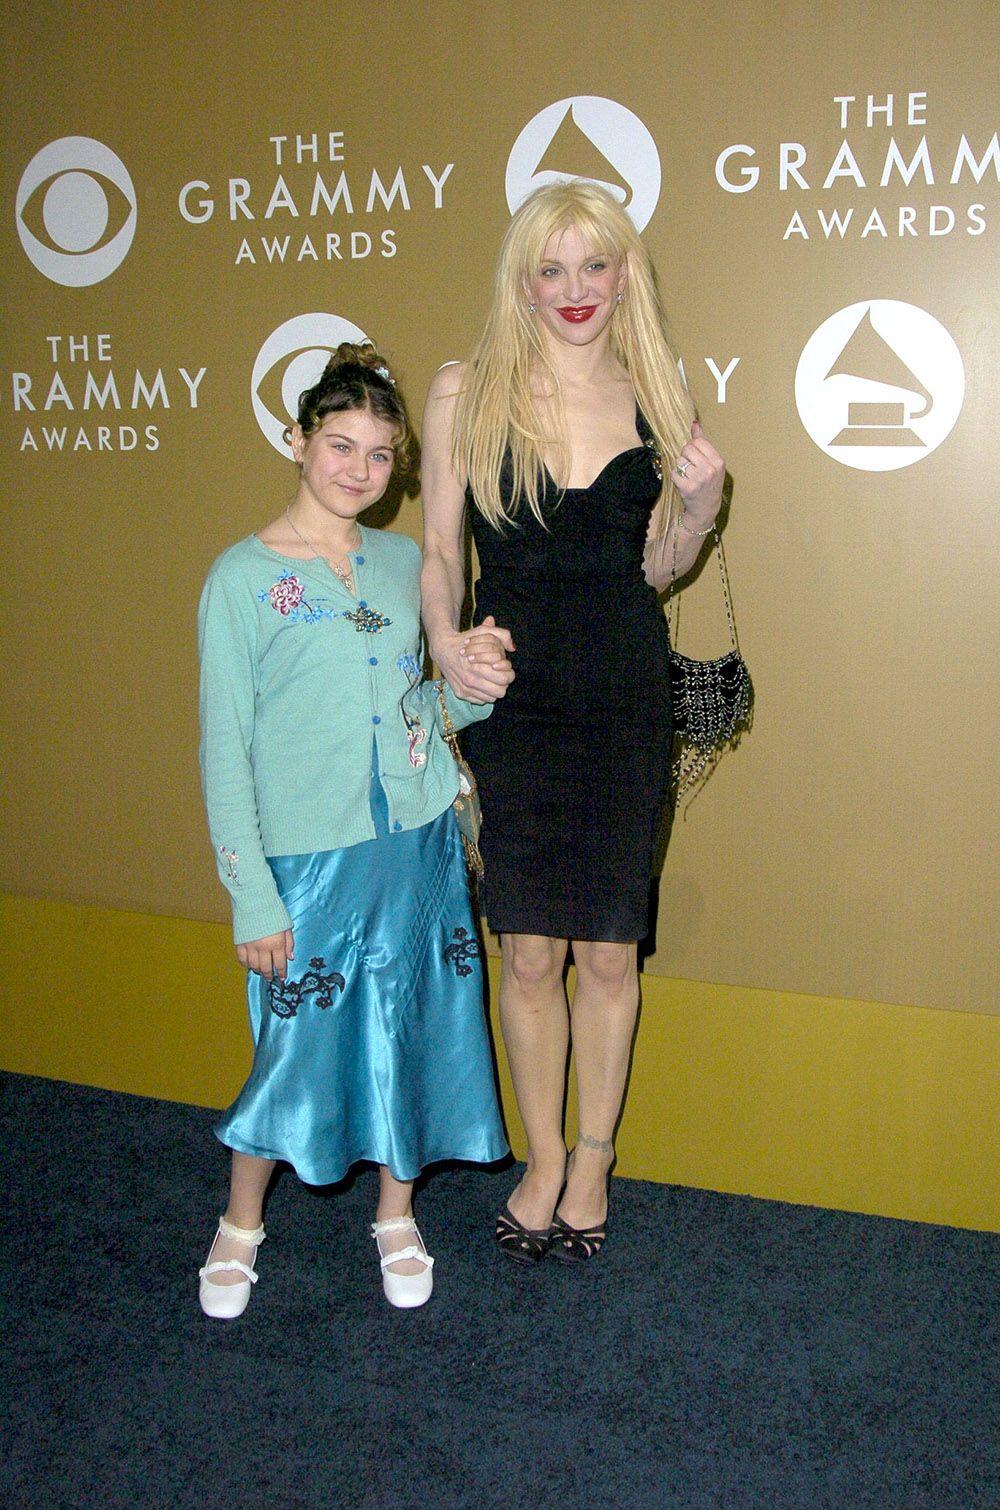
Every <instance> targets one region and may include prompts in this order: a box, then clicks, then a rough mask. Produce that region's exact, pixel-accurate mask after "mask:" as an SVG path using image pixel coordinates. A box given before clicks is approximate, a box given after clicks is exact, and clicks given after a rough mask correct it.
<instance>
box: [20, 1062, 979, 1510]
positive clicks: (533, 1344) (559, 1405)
mask: <svg viewBox="0 0 1000 1510" xmlns="http://www.w3.org/2000/svg"><path fill="white" fill-rule="evenodd" d="M212 1120H213V1117H212V1113H210V1112H207V1111H204V1110H202V1109H199V1108H195V1107H188V1106H178V1105H174V1104H172V1103H167V1102H159V1101H150V1100H146V1099H143V1098H140V1097H133V1096H122V1095H114V1094H111V1093H110V1092H105V1091H96V1090H89V1089H85V1088H82V1087H78V1086H69V1085H64V1084H60V1083H55V1082H51V1081H43V1080H36V1079H32V1078H30V1077H22V1076H14V1075H8V1076H3V1077H0V1150H2V1152H0V1164H2V1168H3V1174H4V1177H5V1179H4V1186H5V1191H6V1195H5V1209H4V1213H3V1219H4V1236H3V1243H2V1248H0V1267H2V1272H3V1279H4V1290H5V1292H6V1295H7V1297H8V1300H7V1305H6V1310H7V1316H8V1320H7V1323H6V1326H5V1334H6V1335H5V1344H4V1355H3V1371H4V1375H3V1379H2V1384H3V1392H4V1399H5V1400H6V1402H7V1407H6V1413H7V1424H8V1430H7V1446H6V1451H5V1453H4V1455H3V1459H2V1463H0V1503H2V1504H3V1506H5V1507H12V1510H22V1507H24V1510H28V1507H31V1510H34V1507H39V1510H41V1507H44V1510H63V1507H65V1510H77V1507H80V1510H83V1507H92V1506H93V1507H103V1510H111V1507H114V1510H117V1507H119V1506H128V1507H141V1510H147V1507H152V1510H161V1507H162V1510H175V1507H176V1510H186V1507H188V1506H190V1507H192V1510H194V1507H199V1510H264V1507H269V1510H270V1507H274V1510H299V1507H308V1510H313V1507H338V1510H339V1507H350V1510H397V1507H398V1510H409V1507H426V1510H465V1507H469V1510H492V1507H501V1506H503V1507H508V1506H510V1507H519V1506H532V1505H542V1504H544V1505H546V1506H550V1505H551V1506H555V1505H557V1504H558V1505H559V1506H560V1507H581V1510H589V1507H591V1506H594V1507H610V1510H618V1507H621V1510H647V1507H648V1510H673V1507H682V1506H683V1507H694V1510H701V1507H706V1510H707V1507H713V1510H714V1507H732V1510H758V1507H759V1510H785V1507H789V1510H791V1507H796V1510H798V1507H802V1510H860V1507H864V1506H878V1507H880V1510H978V1507H980V1506H982V1507H989V1510H997V1507H1000V1420H998V1415H1000V1407H998V1401H1000V1329H998V1315H1000V1238H997V1237H996V1236H991V1235H989V1234H984V1233H975V1232H964V1231H956V1230H953V1229H950V1228H944V1227H931V1226H922V1225H918V1224H914V1223H908V1222H895V1221H887V1220H882V1219H879V1218H874V1217H863V1216H854V1215H848V1214H842V1213H837V1212H828V1211H820V1210H815V1209H813V1208H807V1207H800V1206H788V1205H782V1204H779V1203H776V1202H768V1201H759V1200H753V1199H750V1198H748V1197H737V1196H725V1195H715V1194H712V1193H710V1192H706V1191H701V1190H686V1189H680V1188H677V1187H665V1186H660V1185H654V1184H649V1183H646V1182H644V1181H637V1180H615V1181H614V1184H613V1191H612V1200H613V1204H612V1226H611V1228H610V1233H611V1235H610V1237H609V1241H608V1245H607V1248H606V1249H605V1251H604V1253H603V1254H602V1255H601V1257H600V1259H599V1260H598V1261H597V1262H596V1263H594V1264H592V1265H588V1266H586V1267H584V1268H582V1269H579V1270H577V1269H567V1268H564V1267H562V1266H560V1265H558V1264H556V1263H554V1262H552V1261H548V1262H545V1263H543V1264H541V1265H539V1266H538V1267H537V1268H536V1269H531V1270H523V1269H520V1268H518V1267H516V1266H515V1265H513V1264H511V1263H510V1262H509V1261H507V1260H505V1259H503V1258H501V1257H500V1256H499V1255H498V1254H497V1253H496V1252H495V1251H494V1249H493V1247H492V1244H491V1240H490V1230H491V1217H492V1215H493V1213H494V1212H495V1211H496V1210H497V1209H499V1208H500V1207H501V1206H502V1205H503V1203H504V1200H505V1199H506V1195H507V1192H508V1191H509V1190H510V1188H511V1187H512V1185H513V1183H514V1181H515V1179H516V1174H515V1172H514V1171H512V1170H510V1169H506V1170H499V1171H498V1170H496V1169H493V1170H490V1171H486V1172H483V1171H479V1170H473V1169H467V1168H459V1169H445V1170H443V1171H441V1172H440V1173H437V1174H435V1175H434V1176H433V1177H432V1178H431V1179H430V1180H429V1181H428V1183H427V1186H426V1189H425V1190H424V1191H423V1192H422V1193H421V1195H420V1197H419V1205H418V1215H419V1218H420V1223H421V1228H422V1230H423V1231H424V1234H425V1236H426V1237H427V1239H428V1246H429V1247H430V1248H431V1251H432V1252H434V1254H435V1255H436V1258H437V1264H436V1267H435V1271H434V1275H435V1293H434V1296H433V1299H432V1301H431V1302H430V1304H429V1305H428V1306H426V1307H425V1308H424V1309H422V1310H420V1311H416V1312H398V1311H393V1310H392V1309H391V1308H390V1307H389V1306H387V1305H386V1303H385V1302H384V1300H383V1299H382V1294H381V1287H380V1284H379V1279H378V1268H377V1264H376V1262H375V1259H374V1245H373V1243H372V1242H371V1239H370V1238H369V1237H368V1236H367V1235H366V1224H367V1223H368V1222H369V1221H370V1220H371V1208H372V1206H373V1203H374V1199H375V1185H376V1177H375V1175H374V1174H373V1173H372V1172H369V1171H363V1172H361V1173H360V1174H359V1175H358V1176H357V1177H356V1178H355V1179H354V1180H352V1181H350V1182H347V1183H346V1184H345V1186H343V1187H339V1188H338V1189H337V1190H336V1191H333V1192H328V1191H324V1192H315V1191H310V1190H308V1189H306V1188H304V1187H302V1186H300V1185H298V1184H297V1182H296V1181H295V1179H294V1178H293V1177H292V1176H291V1175H289V1174H286V1175H285V1176H283V1178H282V1179H281V1180H280V1181H279V1183H278V1185H277V1188H276V1190H275V1192H274V1195H273V1196H272V1199H271V1203H270V1206H269V1209H268V1213H267V1227H268V1232H269V1237H268V1241H267V1243H266V1244H265V1245H264V1247H263V1248H262V1250H261V1253H260V1257H259V1270H260V1274H261V1280H260V1283H259V1285H258V1286H257V1288H256V1290H255V1293H254V1295H253V1297H252V1299H251V1303H250V1307H249V1309H248V1310H247V1312H246V1314H245V1315H244V1316H243V1317H242V1318H241V1319H240V1320H239V1321H236V1322H229V1323H226V1322H213V1321H209V1320H208V1319H207V1318H205V1317H203V1316H202V1315H201V1312H200V1311H199V1309H198V1305H197V1299H196V1290H197V1279H196V1274H197V1269H198V1266H199V1264H200V1263H202V1262H203V1261H204V1255H205V1250H206V1249H207V1247H208V1243H209V1241H210V1238H211V1235H212V1229H213V1225H214V1219H215V1215H216V1214H217V1212H218V1211H219V1210H220V1209H221V1206H222V1203H223V1200H224V1192H225V1185H226V1156H225V1153H224V1151H223V1150H222V1149H221V1148H220V1147H219V1146H218V1144H216V1142H215V1140H214V1138H213V1137H212V1135H211V1132H210V1128H211V1124H212Z"/></svg>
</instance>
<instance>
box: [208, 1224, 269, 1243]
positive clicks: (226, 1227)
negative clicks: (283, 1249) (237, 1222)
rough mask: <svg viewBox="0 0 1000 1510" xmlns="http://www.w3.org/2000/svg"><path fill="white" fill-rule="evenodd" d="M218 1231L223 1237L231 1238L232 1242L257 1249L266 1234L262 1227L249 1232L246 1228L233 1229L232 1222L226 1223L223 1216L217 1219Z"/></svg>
mask: <svg viewBox="0 0 1000 1510" xmlns="http://www.w3.org/2000/svg"><path fill="white" fill-rule="evenodd" d="M219 1231H220V1232H221V1233H222V1235H223V1237H229V1238H232V1239H233V1241H234V1242H237V1243H246V1244H247V1246H248V1247H251V1246H252V1247H254V1248H259V1247H260V1245H261V1243H262V1242H263V1241H264V1238H265V1237H266V1236H267V1233H266V1232H265V1231H264V1228H263V1227H255V1228H254V1229H253V1231H252V1232H251V1231H249V1230H248V1229H247V1228H246V1227H234V1226H233V1224H232V1222H227V1221H226V1218H225V1217H224V1216H220V1217H219Z"/></svg>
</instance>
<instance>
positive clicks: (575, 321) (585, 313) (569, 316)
mask: <svg viewBox="0 0 1000 1510" xmlns="http://www.w3.org/2000/svg"><path fill="white" fill-rule="evenodd" d="M596 308H597V305H596V304H564V305H561V306H560V308H559V313H560V314H561V315H562V317H563V319H564V320H568V321H569V323H570V324H571V325H582V324H583V322H584V320H589V319H590V317H591V315H592V314H593V313H594V310H595V309H596Z"/></svg>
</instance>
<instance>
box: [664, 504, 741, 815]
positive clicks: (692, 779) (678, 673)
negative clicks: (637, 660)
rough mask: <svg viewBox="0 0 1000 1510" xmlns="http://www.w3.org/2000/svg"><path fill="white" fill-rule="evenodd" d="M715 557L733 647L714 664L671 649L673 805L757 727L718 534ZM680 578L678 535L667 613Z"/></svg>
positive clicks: (713, 531)
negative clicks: (743, 737)
mask: <svg viewBox="0 0 1000 1510" xmlns="http://www.w3.org/2000/svg"><path fill="white" fill-rule="evenodd" d="M712 534H713V535H714V536H715V552H716V555H717V556H718V560H719V570H720V572H721V574H722V592H723V596H724V597H725V600H726V615H727V617H728V619H729V634H730V637H731V639H732V642H733V648H732V650H730V651H729V653H728V655H723V656H719V658H718V659H717V660H714V661H695V660H692V659H691V657H690V656H688V655H682V654H681V653H680V651H679V650H675V649H673V647H671V650H670V699H671V704H672V708H673V723H674V758H673V765H672V767H671V773H670V774H671V787H672V789H673V797H674V803H675V805H676V803H677V802H678V801H679V800H680V797H681V795H682V794H683V793H684V792H686V791H687V790H688V789H689V788H690V787H693V786H697V785H700V784H702V783H704V782H705V781H707V780H708V778H709V776H710V775H711V774H712V771H713V770H714V768H715V766H716V765H717V764H718V762H719V760H720V759H721V758H722V756H723V754H724V753H725V751H726V750H730V749H735V748H736V746H737V745H738V744H739V742H740V738H741V736H742V735H743V734H744V733H745V732H746V730H747V729H749V728H750V726H751V724H752V722H753V699H754V693H753V682H752V681H751V680H750V672H749V671H748V670H747V667H746V662H745V661H744V659H743V657H742V655H741V654H740V646H739V640H738V639H737V636H736V619H735V617H734V615H733V599H732V593H731V592H730V589H729V573H728V572H727V571H726V557H725V553H724V552H723V549H722V541H721V540H720V539H719V532H718V530H717V529H715V528H714V526H713V529H712ZM676 574H677V537H676V535H675V536H674V567H673V570H672V571H671V573H670V589H669V592H668V595H667V614H668V618H669V613H670V606H671V602H672V600H673V594H674V580H675V577H676Z"/></svg>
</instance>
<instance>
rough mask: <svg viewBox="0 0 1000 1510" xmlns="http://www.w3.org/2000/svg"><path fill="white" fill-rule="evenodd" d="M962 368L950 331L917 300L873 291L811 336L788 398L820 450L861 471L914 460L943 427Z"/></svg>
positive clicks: (960, 385)
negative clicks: (906, 301) (791, 397)
mask: <svg viewBox="0 0 1000 1510" xmlns="http://www.w3.org/2000/svg"><path fill="white" fill-rule="evenodd" d="M964 397H965V368H964V366H963V363H962V357H961V353H960V352H959V350H958V347H957V346H956V345H955V342H954V341H953V340H952V337H951V336H950V335H949V333H948V331H947V330H945V328H944V326H943V325H941V324H940V322H939V321H938V320H936V319H935V318H934V317H933V315H929V314H928V313H927V311H926V310H923V309H919V308H918V307H917V306H916V305H915V304H904V303H902V302H900V301H899V300H895V299H872V300H869V301H866V302H864V303H861V304H852V305H850V306H849V307H848V308H847V309H841V310H838V312H837V313H836V314H835V315H831V316H830V318H829V319H828V320H826V321H824V323H823V324H822V325H821V326H820V327H819V329H818V330H817V331H815V332H814V334H813V335H812V336H811V337H810V338H809V340H808V341H807V342H806V345H805V347H804V349H803V352H802V355H801V357H800V358H799V364H798V368H797V370H796V374H795V402H796V405H797V406H798V411H799V416H800V418H801V420H802V423H803V425H804V426H805V428H806V430H807V431H808V433H809V435H810V436H811V437H812V439H813V440H814V441H815V442H816V444H817V445H818V446H819V447H820V449H821V450H822V451H825V452H826V454H827V456H830V457H832V458H833V460H834V461H839V462H842V463H843V465H844V466H847V467H855V468H857V469H858V470H860V471H864V472H891V471H896V470H897V469H898V468H900V467H909V466H912V465H913V463H914V462H917V461H920V460H922V459H923V457H925V456H927V455H929V454H930V452H931V451H933V450H934V449H935V448H936V447H937V446H939V445H940V444H941V442H942V441H943V440H944V439H945V438H946V437H947V436H948V435H949V434H950V433H951V431H952V429H953V428H954V425H955V421H956V420H957V419H958V416H959V414H960V413H961V410H962V402H963V400H964Z"/></svg>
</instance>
